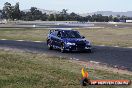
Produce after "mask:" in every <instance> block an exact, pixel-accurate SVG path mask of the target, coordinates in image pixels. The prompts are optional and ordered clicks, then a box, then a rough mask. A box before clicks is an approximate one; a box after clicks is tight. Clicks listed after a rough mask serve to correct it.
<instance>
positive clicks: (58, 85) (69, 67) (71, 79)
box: [0, 50, 132, 88]
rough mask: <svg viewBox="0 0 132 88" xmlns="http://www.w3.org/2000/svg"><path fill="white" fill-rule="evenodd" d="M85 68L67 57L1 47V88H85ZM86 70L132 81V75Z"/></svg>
mask: <svg viewBox="0 0 132 88" xmlns="http://www.w3.org/2000/svg"><path fill="white" fill-rule="evenodd" d="M82 67H83V66H82V65H79V64H77V63H72V62H70V61H68V60H66V59H65V58H59V57H54V56H47V55H45V54H39V53H28V52H18V51H17V52H15V51H14V52H12V51H4V50H0V88H82V86H80V80H81V68H82ZM87 70H88V71H89V74H90V75H89V78H91V79H129V80H132V76H131V75H122V74H119V73H112V72H108V71H103V70H96V69H90V68H87ZM125 87H126V88H131V87H132V86H131V85H130V86H125ZM87 88H124V86H88V87H87Z"/></svg>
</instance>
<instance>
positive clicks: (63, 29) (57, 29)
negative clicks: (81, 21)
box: [55, 29, 75, 31]
mask: <svg viewBox="0 0 132 88" xmlns="http://www.w3.org/2000/svg"><path fill="white" fill-rule="evenodd" d="M55 31H75V30H73V29H56V30H55Z"/></svg>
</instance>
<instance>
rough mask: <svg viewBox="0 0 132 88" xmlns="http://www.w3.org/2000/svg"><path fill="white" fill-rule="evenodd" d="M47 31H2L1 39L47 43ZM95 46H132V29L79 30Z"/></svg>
mask: <svg viewBox="0 0 132 88" xmlns="http://www.w3.org/2000/svg"><path fill="white" fill-rule="evenodd" d="M48 31H49V30H47V29H28V30H27V29H0V39H10V40H27V41H45V40H46V37H47V34H48ZM78 31H79V32H80V33H81V34H82V35H84V36H85V37H86V39H89V40H90V41H91V42H92V43H93V44H94V45H108V46H121V47H131V46H132V29H130V28H129V29H128V28H125V29H123V28H122V29H112V28H105V29H78Z"/></svg>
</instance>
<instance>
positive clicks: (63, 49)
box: [61, 44, 66, 53]
mask: <svg viewBox="0 0 132 88" xmlns="http://www.w3.org/2000/svg"><path fill="white" fill-rule="evenodd" d="M61 52H62V53H65V52H66V50H65V47H64V44H62V45H61Z"/></svg>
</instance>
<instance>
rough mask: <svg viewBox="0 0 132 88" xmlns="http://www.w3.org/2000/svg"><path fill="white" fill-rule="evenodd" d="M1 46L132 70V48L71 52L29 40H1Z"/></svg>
mask: <svg viewBox="0 0 132 88" xmlns="http://www.w3.org/2000/svg"><path fill="white" fill-rule="evenodd" d="M0 47H9V48H16V49H21V50H28V51H31V52H41V53H46V54H50V55H56V56H63V57H68V58H74V59H76V60H82V61H96V62H101V63H106V64H107V65H110V66H117V67H121V68H124V69H127V70H129V71H132V48H119V47H107V46H94V47H93V53H83V52H81V53H80V52H70V53H60V52H59V50H48V48H47V47H46V43H45V42H27V41H12V40H0Z"/></svg>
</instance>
